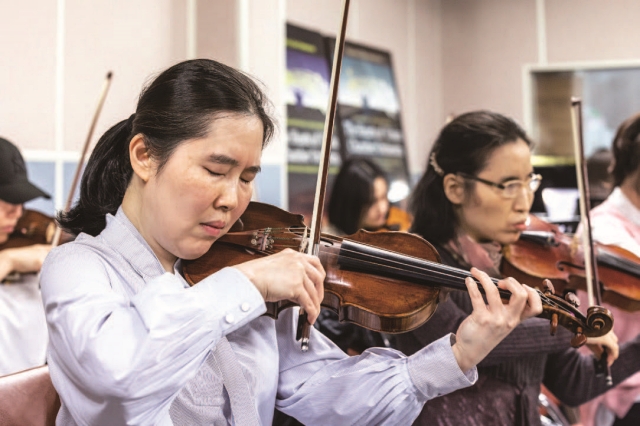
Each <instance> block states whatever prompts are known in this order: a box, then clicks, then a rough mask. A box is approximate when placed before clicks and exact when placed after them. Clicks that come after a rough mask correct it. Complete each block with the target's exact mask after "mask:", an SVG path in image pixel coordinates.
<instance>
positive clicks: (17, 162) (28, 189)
mask: <svg viewBox="0 0 640 426" xmlns="http://www.w3.org/2000/svg"><path fill="white" fill-rule="evenodd" d="M37 197H44V198H51V196H50V195H49V194H47V193H46V192H44V191H43V190H41V189H40V188H38V187H37V186H35V185H34V184H32V183H31V182H29V181H28V180H27V168H26V166H25V165H24V160H23V159H22V155H20V151H18V148H17V147H16V146H15V145H14V144H12V143H11V142H9V141H8V140H6V139H2V138H0V200H3V201H6V202H7V203H11V204H22V203H26V202H27V201H29V200H33V199H34V198H37Z"/></svg>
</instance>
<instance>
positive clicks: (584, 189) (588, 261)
mask: <svg viewBox="0 0 640 426" xmlns="http://www.w3.org/2000/svg"><path fill="white" fill-rule="evenodd" d="M571 124H572V130H573V148H574V155H575V159H576V177H577V180H578V190H579V192H580V199H579V205H580V217H581V220H582V225H583V226H582V229H583V231H582V246H583V252H584V267H585V275H586V280H587V297H588V300H589V306H593V305H594V301H595V304H596V305H600V306H601V305H602V293H601V288H600V279H599V277H598V268H597V267H596V265H597V263H596V254H595V250H594V244H593V237H592V233H591V218H590V216H589V212H590V211H591V198H590V193H589V176H588V174H587V163H586V161H584V142H583V134H582V99H580V98H578V97H572V98H571ZM607 357H608V354H607V350H606V348H603V352H602V356H601V358H600V361H599V362H600V365H599V367H600V368H601V369H602V371H606V382H607V385H608V386H612V385H613V380H612V379H611V369H610V368H609V364H608V363H607Z"/></svg>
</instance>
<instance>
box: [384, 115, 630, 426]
mask: <svg viewBox="0 0 640 426" xmlns="http://www.w3.org/2000/svg"><path fill="white" fill-rule="evenodd" d="M530 147H531V142H530V140H529V138H528V137H527V135H526V134H525V132H524V131H523V130H522V129H521V128H520V126H518V125H517V124H516V123H515V122H514V121H512V120H511V119H509V118H507V117H504V116H502V115H500V114H496V113H492V112H487V111H476V112H470V113H467V114H463V115H460V116H458V117H456V118H455V119H454V120H453V121H451V122H450V123H448V124H447V125H446V126H445V127H444V128H443V129H442V131H441V132H440V135H439V136H438V139H437V140H436V142H435V145H434V147H433V150H432V152H431V155H430V157H429V158H430V161H429V165H428V167H427V170H426V172H425V174H424V175H423V176H422V178H421V180H420V181H419V183H418V184H417V186H416V188H415V190H414V193H413V194H412V207H413V209H412V213H413V214H414V218H415V219H414V222H413V227H412V231H413V232H416V233H418V234H419V235H421V236H423V237H425V239H427V240H428V241H429V242H431V243H432V244H434V245H435V246H436V248H437V249H438V252H439V253H440V255H441V257H442V260H443V262H444V263H445V264H448V265H451V266H456V267H462V268H469V267H472V266H473V267H476V268H479V269H482V270H484V271H485V272H487V273H488V274H490V275H493V276H499V263H500V258H501V255H500V249H501V246H502V245H504V244H510V243H513V242H515V241H517V240H518V238H519V236H520V233H521V232H522V231H523V230H524V229H525V226H526V221H527V217H528V215H529V209H530V207H531V203H532V201H533V194H534V191H535V190H536V189H537V188H538V186H539V183H540V176H538V175H535V174H534V173H533V168H532V165H531V153H530ZM470 309H471V305H470V301H469V298H468V297H466V296H465V295H464V294H462V293H460V292H452V293H450V296H449V298H448V300H446V301H445V302H442V303H441V304H440V306H439V307H438V309H437V310H436V312H435V314H434V315H433V317H432V318H431V319H430V320H429V322H428V323H427V324H425V325H423V326H422V327H421V328H419V329H417V330H415V331H414V332H411V333H407V334H403V335H399V336H396V341H397V344H398V347H399V348H400V350H402V351H404V352H405V353H413V352H415V351H416V350H418V349H420V348H422V347H424V346H425V345H427V344H429V343H430V342H432V341H434V340H436V339H438V338H439V337H440V336H442V335H443V334H445V333H448V332H449V331H451V330H454V329H455V328H456V327H457V325H458V324H460V322H461V321H464V320H465V319H466V318H467V317H468V314H469V313H470V312H471V310H470ZM569 342H570V335H569V334H568V333H567V332H566V331H564V330H563V331H560V330H559V332H558V333H557V335H556V336H550V334H549V322H548V321H545V320H541V319H538V318H533V319H529V320H527V321H524V322H523V323H522V324H521V325H519V326H518V327H517V328H516V329H515V330H514V332H513V333H511V334H510V335H509V336H508V337H507V338H506V339H505V340H504V341H503V342H502V343H501V344H499V345H498V346H497V347H496V348H495V349H494V350H493V351H492V352H491V353H490V354H489V355H488V356H487V357H486V358H485V360H484V361H483V362H482V363H481V364H480V365H479V366H478V371H479V380H478V383H477V384H476V385H474V386H472V387H470V388H467V389H463V390H460V391H457V392H454V393H451V394H449V395H446V396H443V397H440V398H436V399H434V400H432V401H429V402H428V403H427V404H426V405H425V408H424V410H423V412H422V413H421V415H420V417H419V418H418V421H417V424H429V425H452V424H465V425H483V426H484V425H536V424H540V417H539V414H538V412H537V400H538V395H539V393H540V385H541V383H544V384H545V385H546V386H547V387H548V388H549V389H550V390H551V391H552V392H553V393H554V394H555V395H556V396H558V397H559V398H560V400H562V401H563V402H565V403H567V404H569V405H577V404H580V403H583V402H585V401H587V400H589V399H591V398H594V397H595V396H597V395H598V394H601V393H603V392H605V391H606V390H607V387H606V385H605V380H604V378H598V377H596V374H595V367H594V362H593V360H592V359H591V357H590V356H581V355H580V354H579V352H578V351H577V350H575V349H573V348H570V347H569ZM588 343H600V344H603V345H605V346H607V347H608V348H609V350H610V360H612V359H615V358H616V357H617V350H618V347H617V344H616V337H615V335H613V333H609V334H607V335H605V336H603V337H601V338H598V339H594V340H591V339H589V341H588ZM639 360H640V338H637V339H636V340H634V341H633V342H631V343H630V344H627V345H625V346H623V349H622V353H621V359H619V360H618V361H617V362H616V363H615V364H613V366H612V370H613V371H612V372H613V380H614V383H619V382H621V381H622V380H623V379H624V378H626V377H628V376H630V375H631V374H632V373H634V372H635V371H637V370H639V369H640V362H639ZM469 407H473V409H471V410H469Z"/></svg>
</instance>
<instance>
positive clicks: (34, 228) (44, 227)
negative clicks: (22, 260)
mask: <svg viewBox="0 0 640 426" xmlns="http://www.w3.org/2000/svg"><path fill="white" fill-rule="evenodd" d="M55 232H56V222H55V220H54V219H53V218H52V217H49V216H47V215H46V214H44V213H40V212H38V211H36V210H25V211H24V213H23V214H22V216H21V217H20V219H18V223H17V224H16V227H15V230H14V231H13V232H12V233H11V234H10V235H9V239H8V240H7V241H6V242H5V243H4V244H0V250H4V249H9V248H19V247H26V246H30V245H33V244H51V241H52V239H53V236H54V234H55ZM70 238H72V237H71V236H70V235H65V236H64V241H65V242H66V241H68V240H69V239H70Z"/></svg>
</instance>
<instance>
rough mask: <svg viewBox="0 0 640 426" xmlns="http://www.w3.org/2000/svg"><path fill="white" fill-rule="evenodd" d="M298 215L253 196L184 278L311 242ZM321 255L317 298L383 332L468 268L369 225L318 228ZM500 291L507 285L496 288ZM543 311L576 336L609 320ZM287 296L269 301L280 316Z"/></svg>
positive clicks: (402, 327) (549, 301)
mask: <svg viewBox="0 0 640 426" xmlns="http://www.w3.org/2000/svg"><path fill="white" fill-rule="evenodd" d="M306 235H307V227H306V226H305V225H304V222H303V218H302V216H301V215H295V214H291V213H289V212H286V211H284V210H281V209H279V208H277V207H274V206H270V205H267V204H262V203H256V202H252V203H250V204H249V207H248V208H247V210H246V211H245V213H244V214H243V215H242V216H241V217H240V220H238V222H237V223H236V224H234V225H233V226H232V228H231V229H230V230H229V232H228V233H227V234H226V235H224V236H222V237H221V238H220V239H218V241H216V242H215V244H213V245H212V247H211V249H210V250H209V251H208V252H207V253H206V254H205V255H204V256H202V257H200V258H199V259H196V260H188V261H183V273H184V276H185V278H186V280H187V281H188V282H189V283H190V284H191V285H194V284H196V283H197V282H199V281H201V280H202V279H204V278H206V277H208V276H209V275H211V274H212V273H214V272H216V271H218V270H220V269H222V268H224V267H226V266H232V265H237V264H240V263H242V262H246V261H249V260H253V259H255V258H256V256H265V255H269V254H273V253H276V252H278V251H280V250H283V249H285V248H291V249H294V250H298V251H302V250H304V248H305V247H306V244H307V243H308V240H307V237H306ZM317 255H318V258H319V259H320V261H321V263H322V265H323V267H324V268H325V271H326V274H327V275H326V279H325V282H324V292H325V296H324V300H323V301H322V306H324V307H326V308H329V309H331V310H333V311H334V312H336V313H337V314H338V315H339V317H340V320H342V321H349V322H352V323H355V324H357V325H360V326H363V327H366V328H368V329H371V330H374V331H380V332H386V333H400V332H407V331H411V330H414V329H416V328H417V327H419V326H420V325H422V324H424V323H425V322H426V321H427V320H428V319H429V318H430V317H431V315H433V313H434V312H435V309H436V307H437V305H438V299H439V297H438V296H439V292H440V287H442V286H444V287H447V288H453V289H458V290H466V286H465V284H464V278H465V277H467V276H470V274H469V273H468V272H466V271H462V270H459V269H456V268H452V267H448V266H444V265H441V264H440V263H439V262H440V257H439V255H438V252H437V251H436V249H435V248H434V247H433V246H432V245H431V244H429V243H428V242H427V241H425V240H424V239H422V238H421V237H418V236H416V235H413V234H407V233H402V232H373V233H372V232H367V231H363V230H360V231H358V232H357V233H355V234H353V235H351V236H348V237H344V238H342V237H335V236H332V235H328V234H322V237H321V240H320V245H319V252H318V254H317ZM500 292H501V295H502V297H503V298H505V299H508V297H509V296H510V293H508V292H505V291H503V290H500ZM541 298H542V299H543V313H542V314H541V315H540V316H541V317H543V318H548V319H551V320H552V323H554V321H555V326H557V325H558V324H560V325H562V326H564V327H566V328H567V329H569V330H571V331H572V332H574V333H576V335H580V336H581V337H580V338H579V339H578V340H577V341H576V344H578V345H579V344H581V343H583V341H584V336H586V337H596V336H601V335H604V334H606V333H607V332H608V331H609V330H610V329H611V327H612V325H613V321H612V319H611V317H610V315H608V311H607V310H606V309H604V308H600V307H594V308H592V309H590V311H589V313H588V314H587V316H586V317H585V316H584V315H582V314H581V313H580V312H579V311H578V310H577V309H576V308H575V307H573V306H572V305H571V304H570V303H569V302H566V301H565V300H563V299H561V298H557V297H555V296H553V295H551V294H546V293H545V294H544V295H543V294H541ZM292 306H294V304H293V303H291V302H286V301H285V302H278V303H268V304H267V314H268V315H269V316H271V317H273V318H277V316H278V314H279V312H280V311H281V310H283V309H286V308H289V307H292Z"/></svg>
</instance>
